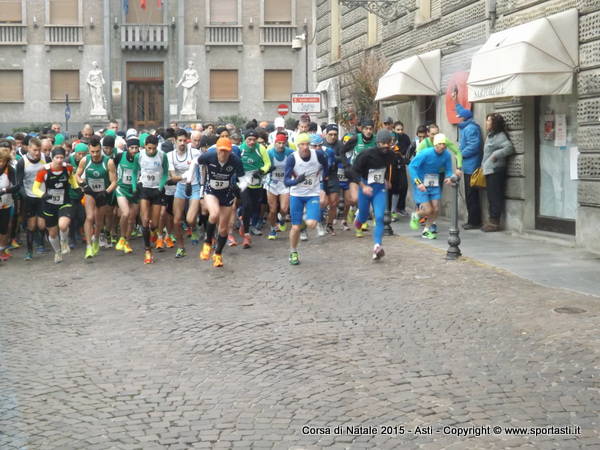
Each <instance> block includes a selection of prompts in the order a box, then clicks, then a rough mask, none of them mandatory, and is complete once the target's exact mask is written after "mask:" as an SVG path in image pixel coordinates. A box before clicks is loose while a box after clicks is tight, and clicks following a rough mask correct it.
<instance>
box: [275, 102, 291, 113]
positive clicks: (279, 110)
mask: <svg viewBox="0 0 600 450" xmlns="http://www.w3.org/2000/svg"><path fill="white" fill-rule="evenodd" d="M289 112H290V108H289V107H288V105H286V104H285V103H282V104H281V105H279V106H278V107H277V114H279V115H280V116H285V115H287V113H289Z"/></svg>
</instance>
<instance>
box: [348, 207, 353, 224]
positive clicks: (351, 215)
mask: <svg viewBox="0 0 600 450" xmlns="http://www.w3.org/2000/svg"><path fill="white" fill-rule="evenodd" d="M354 215H355V214H354V209H352V208H350V209H349V210H348V215H347V216H346V222H348V223H352V222H354Z"/></svg>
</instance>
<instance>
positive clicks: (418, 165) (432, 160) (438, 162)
mask: <svg viewBox="0 0 600 450" xmlns="http://www.w3.org/2000/svg"><path fill="white" fill-rule="evenodd" d="M408 171H409V173H410V178H411V180H412V181H413V183H415V184H419V183H422V182H423V180H425V177H426V176H427V175H435V177H436V179H437V177H438V174H439V173H441V172H444V173H445V176H446V178H448V177H450V176H451V175H452V157H451V156H450V153H449V152H448V151H447V150H444V151H443V152H442V153H437V152H436V151H435V148H434V147H429V148H426V149H425V150H423V151H421V152H419V153H417V156H415V157H414V158H413V160H412V161H411V163H410V164H409V165H408Z"/></svg>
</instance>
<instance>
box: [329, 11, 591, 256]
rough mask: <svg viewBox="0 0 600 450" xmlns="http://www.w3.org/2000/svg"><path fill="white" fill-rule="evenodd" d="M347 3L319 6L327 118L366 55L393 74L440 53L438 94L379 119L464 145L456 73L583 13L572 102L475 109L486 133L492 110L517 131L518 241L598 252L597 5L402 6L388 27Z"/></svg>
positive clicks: (511, 195) (384, 107) (514, 215)
mask: <svg viewBox="0 0 600 450" xmlns="http://www.w3.org/2000/svg"><path fill="white" fill-rule="evenodd" d="M400 1H403V0H400ZM343 3H344V2H343V1H340V0H317V17H318V19H317V79H318V82H319V85H320V86H325V87H326V86H332V85H334V84H336V85H337V86H339V91H338V92H336V93H331V92H324V93H325V95H324V97H325V98H327V97H339V101H337V102H336V104H335V106H336V107H337V109H336V110H333V111H330V116H335V114H336V113H337V112H339V110H342V109H344V108H345V105H346V104H347V103H348V97H349V84H348V82H349V79H348V77H347V76H345V75H344V72H345V71H346V70H347V68H348V67H358V65H359V63H360V61H361V59H362V58H364V57H365V54H367V53H368V52H371V53H373V54H375V55H376V56H377V57H378V58H384V59H385V60H386V62H387V64H388V66H389V65H391V64H392V63H394V62H396V61H401V60H403V59H405V58H408V57H411V56H413V55H419V54H423V53H425V52H429V51H431V50H436V49H439V50H440V51H441V80H440V91H439V93H438V95H432V96H430V97H426V96H419V97H412V98H410V99H407V100H408V101H404V102H381V103H380V111H381V113H382V115H383V116H392V117H393V118H394V119H400V120H402V121H403V122H404V124H405V130H406V131H407V133H409V134H410V135H412V136H414V133H415V130H416V127H417V126H418V125H419V124H423V123H426V122H434V121H435V122H437V123H438V124H439V125H440V127H441V130H442V132H444V133H445V134H446V135H448V136H450V137H452V138H457V136H458V130H457V127H456V126H455V125H452V124H451V123H450V122H449V120H448V115H447V113H446V94H447V88H448V85H449V83H450V80H451V79H453V77H455V76H456V73H457V72H469V71H470V70H471V64H472V59H473V55H474V54H475V53H476V52H477V51H478V50H479V49H480V48H481V47H482V45H483V44H484V43H485V42H486V40H487V39H488V38H489V37H490V35H491V34H492V33H496V32H499V31H502V30H507V29H510V28H511V27H515V26H518V25H522V24H528V23H531V22H533V21H535V20H536V19H540V18H543V17H548V16H551V15H554V14H557V13H562V12H566V11H568V10H572V9H573V8H576V10H577V16H578V29H579V33H578V35H579V38H578V42H577V43H576V45H578V56H579V61H578V67H577V68H576V69H575V72H576V73H575V76H574V85H573V87H572V94H570V95H547V96H537V97H532V96H531V97H530V96H521V97H512V98H509V99H503V100H499V101H498V102H485V103H479V102H476V103H473V104H472V105H473V106H472V108H473V113H474V117H475V120H476V121H477V122H478V123H479V124H480V125H482V129H483V124H484V120H485V116H486V114H488V113H490V112H494V111H495V112H500V113H502V114H503V115H504V117H505V118H506V120H507V122H508V125H509V127H510V130H511V138H512V140H513V143H514V145H515V148H516V155H515V156H514V157H512V158H511V161H510V165H509V167H508V180H507V187H506V214H505V215H506V218H505V221H506V223H505V225H506V228H507V229H509V230H513V231H515V232H517V233H533V234H542V235H545V234H546V232H554V233H556V234H552V235H548V236H555V237H561V238H562V239H564V240H566V241H568V242H574V243H576V244H577V245H578V246H581V247H585V248H587V249H589V250H592V251H595V252H600V240H598V239H597V238H596V233H597V231H598V229H599V225H598V224H599V223H600V2H598V1H597V0H546V1H540V0H407V1H403V3H404V4H407V5H408V7H409V8H408V13H407V14H405V15H403V16H401V17H399V18H397V19H395V20H391V21H386V22H384V21H383V20H382V19H381V18H379V17H375V16H373V15H372V14H370V13H367V11H366V10H365V9H363V8H360V7H359V8H348V7H346V6H344V5H343ZM333 81H335V83H333ZM555 120H556V121H557V122H555ZM559 124H560V125H561V126H563V127H564V126H565V125H566V142H561V143H560V144H561V145H557V144H558V143H557V141H553V139H554V132H555V131H556V130H555V126H558V125H559ZM549 132H550V133H551V134H549ZM563 138H564V136H563ZM571 158H573V163H572V166H573V167H572V168H571V167H570V159H571ZM447 194H448V192H447ZM447 200H448V199H447V198H445V202H447ZM444 209H446V211H448V209H447V208H444ZM461 209H462V210H464V208H461ZM485 209H486V208H484V210H485Z"/></svg>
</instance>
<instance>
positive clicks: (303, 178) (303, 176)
mask: <svg viewBox="0 0 600 450" xmlns="http://www.w3.org/2000/svg"><path fill="white" fill-rule="evenodd" d="M304 180H306V175H304V174H302V175H298V176H297V177H296V184H300V183H302V182H303V181H304Z"/></svg>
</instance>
